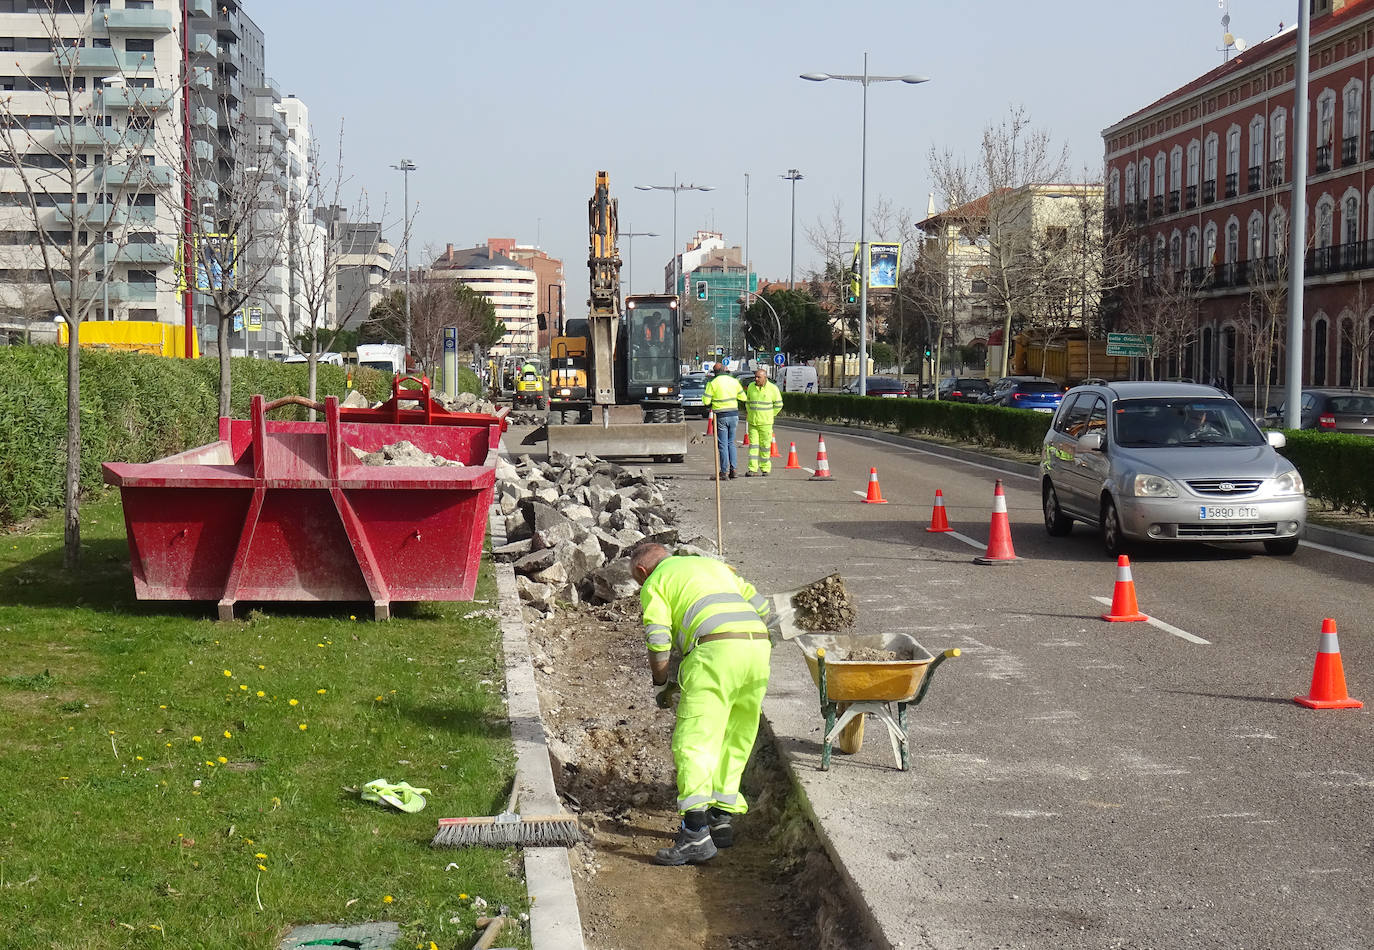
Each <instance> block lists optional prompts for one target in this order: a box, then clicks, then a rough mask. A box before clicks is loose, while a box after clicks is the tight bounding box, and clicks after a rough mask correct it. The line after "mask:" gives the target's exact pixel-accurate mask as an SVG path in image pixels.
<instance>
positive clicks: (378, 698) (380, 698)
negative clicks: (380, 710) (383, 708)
mask: <svg viewBox="0 0 1374 950" xmlns="http://www.w3.org/2000/svg"><path fill="white" fill-rule="evenodd" d="M384 698H385V697H382V696H378V697H377V702H379V703H380V702H382V700H383V699H384Z"/></svg>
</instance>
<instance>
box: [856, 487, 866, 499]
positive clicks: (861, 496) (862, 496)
mask: <svg viewBox="0 0 1374 950" xmlns="http://www.w3.org/2000/svg"><path fill="white" fill-rule="evenodd" d="M854 494H856V495H858V496H859V497H860V498H867V497H868V492H866V491H859V490H858V489H857V488H856V489H854Z"/></svg>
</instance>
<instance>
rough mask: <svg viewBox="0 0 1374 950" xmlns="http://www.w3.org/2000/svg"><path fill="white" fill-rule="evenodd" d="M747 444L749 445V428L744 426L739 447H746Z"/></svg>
mask: <svg viewBox="0 0 1374 950" xmlns="http://www.w3.org/2000/svg"><path fill="white" fill-rule="evenodd" d="M748 444H749V427H748V426H745V427H744V441H743V442H741V443H740V445H748Z"/></svg>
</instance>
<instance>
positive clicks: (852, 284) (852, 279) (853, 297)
mask: <svg viewBox="0 0 1374 950" xmlns="http://www.w3.org/2000/svg"><path fill="white" fill-rule="evenodd" d="M858 301H859V275H858V274H856V273H854V272H853V271H850V272H849V298H848V299H847V300H846V301H845V302H846V303H858Z"/></svg>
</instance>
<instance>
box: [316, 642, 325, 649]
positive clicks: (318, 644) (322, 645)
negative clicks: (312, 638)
mask: <svg viewBox="0 0 1374 950" xmlns="http://www.w3.org/2000/svg"><path fill="white" fill-rule="evenodd" d="M315 646H317V647H320V648H321V649H323V648H324V644H323V643H317V644H315Z"/></svg>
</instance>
